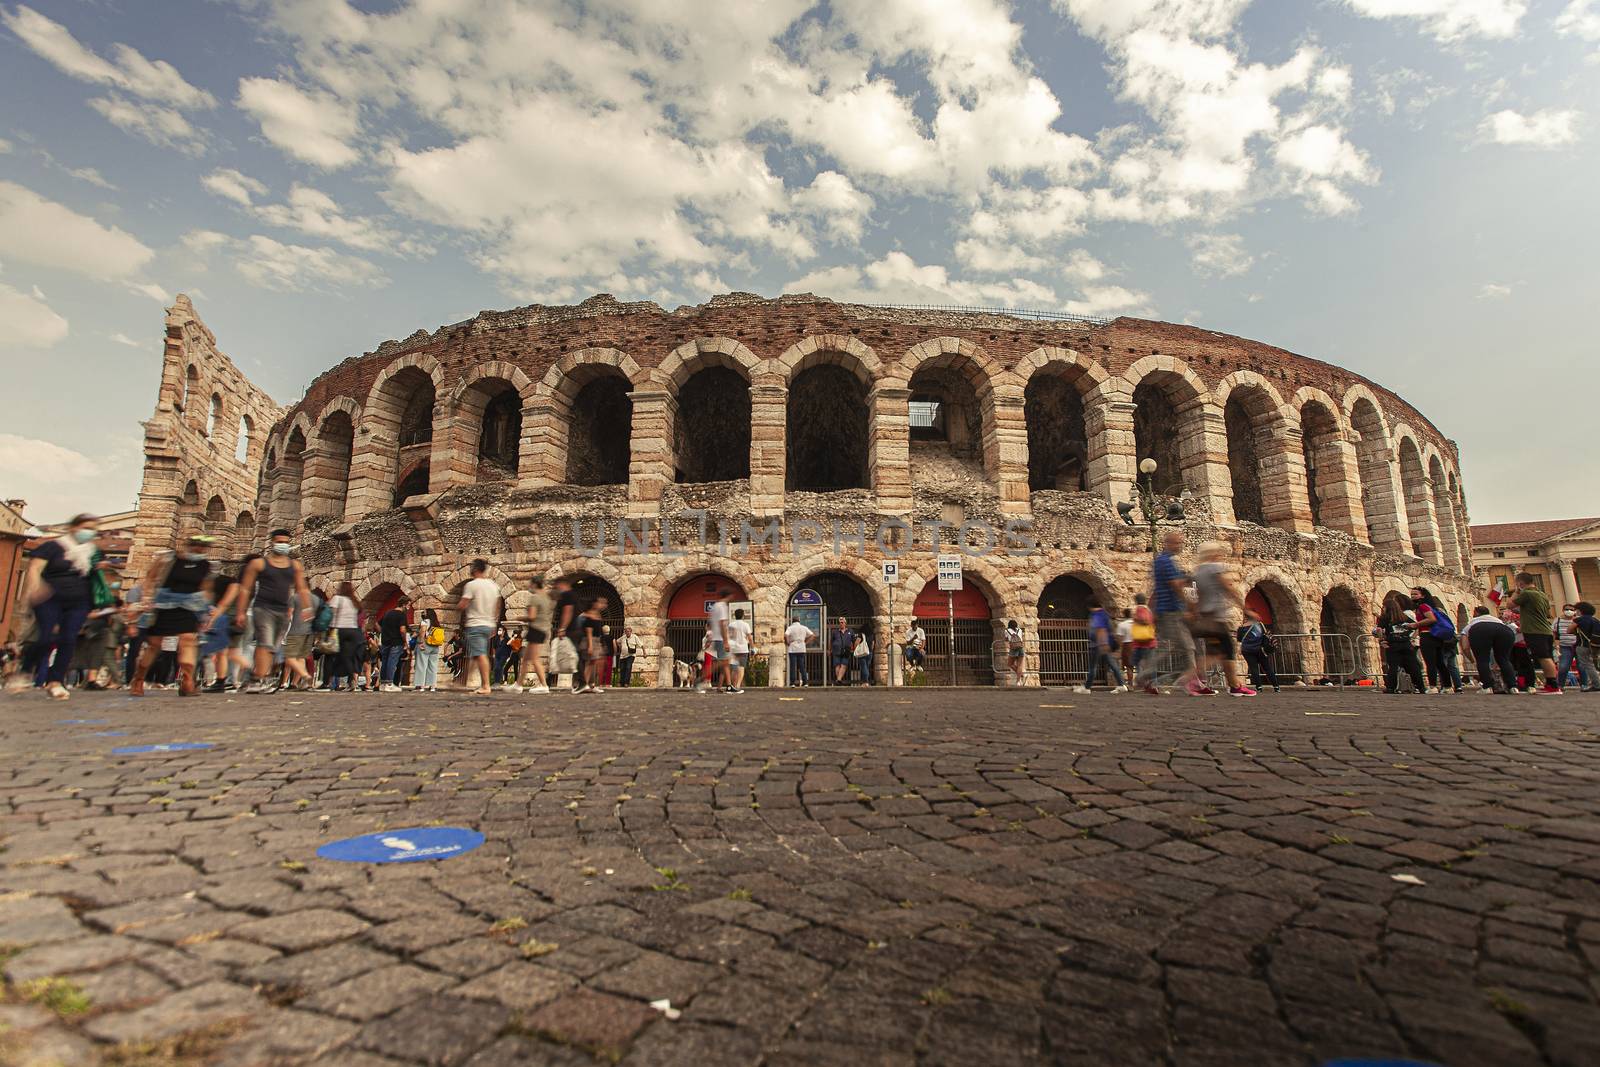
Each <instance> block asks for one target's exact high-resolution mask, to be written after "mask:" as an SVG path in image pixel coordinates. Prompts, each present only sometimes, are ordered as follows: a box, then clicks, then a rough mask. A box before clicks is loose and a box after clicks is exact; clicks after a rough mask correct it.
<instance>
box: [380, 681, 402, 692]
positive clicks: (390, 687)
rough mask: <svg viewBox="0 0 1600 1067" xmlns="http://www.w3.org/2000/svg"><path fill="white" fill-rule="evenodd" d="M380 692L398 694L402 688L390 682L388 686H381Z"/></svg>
mask: <svg viewBox="0 0 1600 1067" xmlns="http://www.w3.org/2000/svg"><path fill="white" fill-rule="evenodd" d="M379 691H380V692H384V693H398V692H400V687H399V686H398V685H395V684H394V683H393V682H390V683H388V684H387V685H384V686H381V687H380V689H379Z"/></svg>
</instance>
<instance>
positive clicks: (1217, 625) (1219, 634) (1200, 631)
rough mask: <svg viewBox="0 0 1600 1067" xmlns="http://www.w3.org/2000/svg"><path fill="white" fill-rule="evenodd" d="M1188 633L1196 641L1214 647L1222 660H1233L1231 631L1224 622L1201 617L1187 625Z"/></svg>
mask: <svg viewBox="0 0 1600 1067" xmlns="http://www.w3.org/2000/svg"><path fill="white" fill-rule="evenodd" d="M1189 632H1190V633H1192V634H1193V635H1194V639H1195V640H1196V641H1205V642H1207V643H1209V644H1211V645H1214V646H1215V647H1216V648H1217V650H1218V651H1217V654H1218V655H1219V656H1221V657H1223V658H1224V659H1232V658H1233V651H1234V649H1233V631H1232V630H1230V629H1229V628H1228V623H1227V621H1226V620H1224V619H1216V618H1212V617H1210V616H1206V615H1202V616H1200V617H1199V618H1198V619H1196V620H1195V621H1194V622H1192V623H1190V624H1189Z"/></svg>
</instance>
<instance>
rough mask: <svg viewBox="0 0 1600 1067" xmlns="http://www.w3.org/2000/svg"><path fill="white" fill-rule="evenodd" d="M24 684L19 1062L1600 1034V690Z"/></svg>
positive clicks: (1443, 1047)
mask: <svg viewBox="0 0 1600 1067" xmlns="http://www.w3.org/2000/svg"><path fill="white" fill-rule="evenodd" d="M0 712H3V715H4V718H3V720H0V722H3V726H0V750H3V754H4V758H5V767H6V768H7V770H6V771H5V772H4V775H3V781H4V786H3V799H4V802H5V804H6V806H7V807H6V814H5V817H4V820H5V821H4V826H3V834H4V842H3V844H4V849H5V851H4V853H3V855H0V882H3V884H0V951H3V958H4V961H5V962H4V975H5V979H6V986H5V991H4V998H3V1000H4V1002H3V1003H0V1031H3V1033H0V1061H3V1062H7V1063H40V1064H42V1063H61V1064H74V1063H95V1062H105V1063H116V1064H132V1063H218V1064H228V1065H236V1064H273V1063H307V1062H315V1063H327V1064H342V1065H350V1067H376V1065H379V1064H397V1063H407V1064H412V1063H427V1064H470V1065H472V1067H498V1065H513V1064H559V1065H566V1064H580V1063H592V1062H595V1061H596V1060H599V1061H602V1062H605V1061H615V1060H618V1059H620V1060H621V1061H622V1062H624V1063H629V1064H634V1063H637V1064H649V1065H671V1064H693V1065H695V1067H708V1065H715V1064H756V1063H764V1064H773V1065H789V1064H841V1065H846V1064H847V1065H851V1067H855V1065H861V1064H890V1065H892V1064H911V1063H921V1064H942V1063H949V1064H962V1065H989V1064H1014V1063H1033V1062H1053V1063H1084V1064H1088V1063H1093V1064H1147V1063H1148V1064H1184V1065H1187V1064H1218V1065H1222V1064H1228V1065H1234V1064H1258V1063H1259V1064H1314V1063H1318V1062H1321V1061H1323V1060H1326V1059H1330V1058H1334V1057H1338V1056H1359V1055H1368V1056H1377V1055H1382V1054H1390V1055H1396V1054H1410V1055H1411V1056H1413V1057H1416V1058H1421V1059H1427V1060H1432V1061H1436V1062H1439V1063H1445V1064H1452V1065H1458V1067H1461V1065H1468V1064H1493V1065H1496V1067H1506V1065H1518V1064H1537V1063H1553V1064H1573V1065H1577V1064H1584V1065H1590V1064H1595V1063H1600V1007H1597V1004H1596V993H1597V989H1600V985H1597V981H1596V971H1597V965H1600V884H1597V878H1600V789H1597V785H1600V735H1597V733H1596V730H1597V726H1596V722H1597V718H1600V700H1596V699H1595V698H1591V697H1580V696H1577V695H1575V694H1574V695H1569V696H1566V697H1562V698H1560V699H1555V698H1534V697H1527V698H1519V699H1511V698H1506V699H1489V698H1486V697H1480V696H1477V695H1472V696H1462V697H1416V696H1413V697H1382V696H1378V695H1376V694H1370V693H1350V694H1344V695H1341V694H1335V693H1330V692H1313V693H1299V694H1293V695H1291V694H1289V693H1285V694H1282V695H1280V696H1275V697H1274V696H1270V695H1269V696H1264V697H1263V698H1261V699H1258V700H1254V701H1243V700H1227V699H1220V698H1219V699H1213V700H1186V699H1177V698H1168V699H1165V700H1160V701H1157V700H1153V699H1151V698H1147V697H1142V696H1137V697H1135V696H1127V697H1113V696H1109V695H1096V696H1093V697H1083V696H1072V695H1067V694H1062V693H1059V692H1052V691H1043V692H1041V691H1038V690H1033V691H1026V692H1011V691H998V690H983V691H967V692H954V691H931V690H925V691H911V692H907V691H905V690H895V691H884V690H873V691H868V692H860V691H856V692H848V693H839V694H829V693H824V692H820V691H816V690H807V691H798V692H796V691H789V692H782V691H763V692H751V693H747V694H745V695H744V696H742V697H722V696H716V697H699V696H696V695H694V694H690V693H665V694H663V693H651V692H645V691H634V692H630V693H610V694H605V695H602V696H584V697H573V696H570V695H565V696H552V697H518V696H513V695H510V694H498V695H496V696H494V697H492V698H488V699H486V700H485V699H477V698H471V697H467V696H458V695H445V694H438V695H432V696H430V695H422V694H397V695H385V696H367V695H362V694H356V695H326V694H318V695H305V696H303V697H302V696H296V697H287V696H268V697H236V698H232V699H224V698H221V697H207V698H203V699H199V700H192V701H181V702H180V701H178V700H176V699H174V698H173V697H171V696H155V697H151V698H147V699H145V700H143V701H134V700H131V699H129V698H127V697H125V696H123V695H120V694H115V693H113V694H96V695H91V694H80V695H78V696H77V697H75V698H74V699H73V700H72V701H71V702H70V703H69V704H50V703H48V702H45V701H43V700H41V699H39V698H36V697H33V696H25V697H13V698H7V699H5V701H4V702H3V703H0ZM68 718H73V719H79V720H88V721H76V722H66V721H60V720H64V719H68ZM178 741H198V742H210V743H212V744H213V745H214V746H215V747H212V748H207V749H197V750H190V751H179V752H165V753H161V752H158V753H150V754H143V755H114V754H113V753H112V748H113V747H115V746H119V745H131V744H141V743H163V742H178ZM437 824H443V825H453V826H466V827H474V828H477V829H479V830H481V831H482V832H483V833H484V834H485V835H486V836H487V841H486V843H485V844H484V846H483V847H481V848H479V849H477V850H476V851H474V852H471V853H469V854H466V855H463V856H460V857H459V858H455V859H449V860H441V861H435V862H416V863H402V864H388V865H382V866H377V865H367V864H356V863H339V862H332V861H326V860H321V859H318V858H317V857H316V855H315V850H316V849H317V847H318V846H319V845H322V844H324V843H327V842H329V841H333V840H336V839H340V838H344V837H349V836H354V835H357V834H362V833H367V832H370V831H373V830H377V829H399V828H405V827H417V826H428V825H437ZM664 1000H665V1001H670V1002H671V1008H672V1010H671V1011H670V1012H669V1011H663V1010H660V1009H659V1008H654V1007H652V1006H651V1002H652V1001H657V1002H659V1001H664ZM680 1012H681V1014H679V1013H680Z"/></svg>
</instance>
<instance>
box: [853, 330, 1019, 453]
mask: <svg viewBox="0 0 1600 1067" xmlns="http://www.w3.org/2000/svg"><path fill="white" fill-rule="evenodd" d="M891 370H892V373H893V375H894V377H892V378H890V379H887V380H886V382H885V385H886V386H887V387H890V388H894V389H905V390H907V391H908V394H907V397H906V401H905V406H904V407H903V408H902V407H900V406H899V404H898V403H897V404H896V405H895V410H894V411H893V412H892V413H893V414H894V415H896V416H897V417H898V418H903V419H904V420H905V425H906V426H907V428H908V434H907V437H908V445H909V448H910V452H911V456H910V461H911V464H912V466H913V467H915V466H916V465H917V464H918V462H919V460H927V459H940V458H946V457H948V458H949V459H954V460H958V461H959V460H968V461H971V462H975V463H979V464H981V466H982V475H983V480H986V481H989V482H999V481H1001V480H1002V473H1003V471H1002V468H1003V467H1004V466H1005V465H1006V460H1005V457H1004V456H1003V454H1002V453H1003V451H1004V449H1003V448H1002V441H1003V440H1004V439H1005V438H1006V436H1007V430H1006V427H1007V426H1010V425H1011V424H1012V423H1015V426H1014V429H1015V431H1016V433H1015V436H1016V437H1017V438H1022V439H1025V437H1026V428H1025V426H1024V425H1023V423H1022V411H1021V407H1022V403H1021V401H1022V386H1021V383H1020V382H1019V381H1018V380H1017V379H1016V378H1015V377H1014V376H1012V375H1010V374H1008V373H1007V372H1006V370H1005V368H1004V367H1002V366H1001V365H1000V364H999V362H997V361H996V360H995V359H994V358H993V357H991V356H990V355H989V354H988V353H987V352H985V351H984V350H983V349H982V348H981V347H980V346H978V345H975V344H973V343H972V342H971V341H968V340H965V339H964V338H959V337H935V338H932V339H930V340H927V341H923V342H922V343H920V344H916V345H913V346H911V347H910V348H908V349H907V350H906V351H905V353H904V354H903V355H902V356H901V357H900V359H899V360H898V361H897V362H896V364H895V365H894V367H893V368H891ZM1003 401H1004V403H1002V402H1003ZM1002 406H1004V409H1005V410H1004V413H1003V414H1004V417H1002V410H1001V409H1002ZM1003 423H1004V424H1005V425H1004V426H1003V425H1002V424H1003ZM1021 443H1022V441H1021V440H1018V441H1017V444H1018V445H1020V444H1021ZM1015 465H1016V466H1017V467H1018V470H1017V471H1016V476H1017V478H1018V480H1021V479H1022V478H1023V477H1025V471H1024V470H1023V469H1022V464H1021V457H1020V455H1019V456H1017V457H1016V463H1015Z"/></svg>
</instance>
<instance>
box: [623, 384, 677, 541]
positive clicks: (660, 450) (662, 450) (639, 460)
mask: <svg viewBox="0 0 1600 1067" xmlns="http://www.w3.org/2000/svg"><path fill="white" fill-rule="evenodd" d="M628 396H629V399H631V400H632V401H633V442H632V448H631V452H630V456H631V458H630V460H629V463H628V516H629V517H630V518H643V517H645V516H647V515H653V514H656V513H658V512H660V510H661V493H662V491H663V490H664V489H665V488H666V487H667V485H669V484H670V483H671V482H672V478H673V472H672V461H673V449H672V431H673V424H674V423H675V421H676V420H677V417H678V398H677V397H675V396H673V395H672V394H671V393H669V392H667V391H666V390H665V389H659V388H650V389H634V390H633V391H632V392H630V393H629V394H628Z"/></svg>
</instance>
